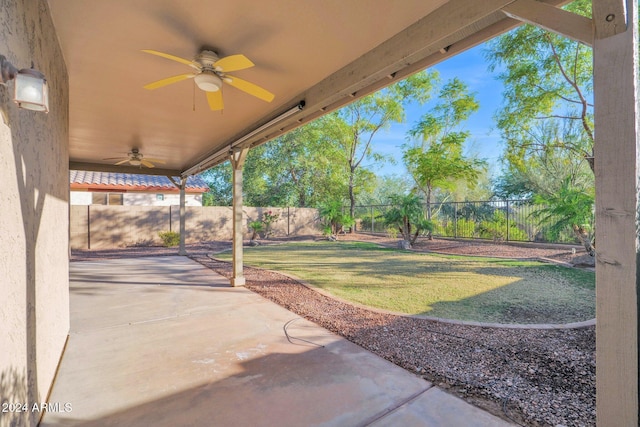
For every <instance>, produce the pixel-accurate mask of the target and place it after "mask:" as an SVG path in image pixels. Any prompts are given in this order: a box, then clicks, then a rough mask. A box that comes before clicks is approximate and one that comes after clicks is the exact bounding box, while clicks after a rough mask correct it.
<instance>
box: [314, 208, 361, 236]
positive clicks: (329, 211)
mask: <svg viewBox="0 0 640 427" xmlns="http://www.w3.org/2000/svg"><path fill="white" fill-rule="evenodd" d="M318 213H319V214H320V218H322V219H323V220H324V221H325V228H326V230H327V231H330V233H331V235H332V236H336V235H337V234H338V233H339V232H340V231H341V230H342V229H343V228H344V227H351V226H353V224H354V222H355V221H354V220H353V218H352V217H351V216H350V215H348V214H345V213H344V212H343V209H342V203H341V202H340V200H330V201H328V202H325V203H323V204H322V205H321V206H320V208H319V209H318Z"/></svg>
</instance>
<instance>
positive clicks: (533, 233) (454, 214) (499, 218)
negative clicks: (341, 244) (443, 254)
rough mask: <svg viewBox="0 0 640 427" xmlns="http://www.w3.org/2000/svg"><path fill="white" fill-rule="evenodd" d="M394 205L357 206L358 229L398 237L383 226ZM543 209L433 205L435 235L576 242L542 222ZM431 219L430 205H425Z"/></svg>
mask: <svg viewBox="0 0 640 427" xmlns="http://www.w3.org/2000/svg"><path fill="white" fill-rule="evenodd" d="M392 207H393V206H392V205H370V206H356V210H355V220H356V224H355V227H356V230H357V231H362V232H370V233H386V234H390V235H395V234H396V233H397V231H396V230H394V229H389V228H388V227H387V226H386V225H385V224H384V215H385V213H386V212H387V211H388V210H389V209H391V208H392ZM543 208H544V206H541V205H535V204H533V203H531V201H529V200H491V201H478V202H445V203H432V204H431V207H430V209H429V210H430V211H431V220H432V221H433V223H434V227H435V228H434V231H433V235H434V236H437V237H452V238H470V239H486V240H493V241H512V242H545V243H577V240H576V238H575V236H574V233H573V231H572V230H571V228H570V227H567V229H566V230H564V231H562V232H561V233H559V235H558V234H557V233H556V234H552V233H551V232H550V225H549V223H548V222H547V223H546V224H543V223H541V222H540V221H539V220H538V219H536V217H535V212H536V211H539V210H541V209H543ZM424 209H425V216H428V212H427V205H426V204H425V205H424Z"/></svg>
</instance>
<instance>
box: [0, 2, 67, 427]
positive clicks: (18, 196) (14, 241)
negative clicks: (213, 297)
mask: <svg viewBox="0 0 640 427" xmlns="http://www.w3.org/2000/svg"><path fill="white" fill-rule="evenodd" d="M0 54H2V55H4V56H5V57H7V59H8V60H9V61H11V62H12V63H13V64H14V65H15V66H16V67H18V68H29V67H30V66H31V62H32V61H33V64H34V67H35V68H37V69H39V70H40V71H42V72H43V73H44V74H45V76H46V78H47V81H48V84H49V91H50V92H49V94H50V95H49V98H50V100H49V108H50V112H49V114H43V113H38V112H33V111H28V110H20V109H18V108H17V106H16V105H15V104H14V103H13V101H12V95H13V88H14V82H9V83H8V84H7V86H0V115H1V116H2V117H0V182H2V186H0V195H1V197H0V200H2V215H1V216H0V236H1V238H2V245H0V274H2V280H0V301H1V302H0V396H1V397H2V399H1V400H2V401H3V402H22V403H34V402H43V401H44V400H45V399H46V396H47V393H48V392H49V388H50V386H51V383H52V380H53V377H54V374H55V370H56V368H57V365H58V362H59V359H60V356H61V353H62V350H63V346H64V343H65V340H66V337H67V334H68V331H69V272H68V265H69V255H68V253H69V251H68V218H69V211H68V198H69V171H68V162H69V155H68V139H69V136H68V102H69V94H68V77H67V71H66V67H65V64H64V60H63V57H62V53H61V51H60V47H59V45H58V43H57V37H56V33H55V30H54V27H53V23H52V21H51V17H50V14H49V9H48V5H47V2H46V1H45V0H0ZM39 416H40V414H39V413H30V412H27V413H19V412H13V413H2V414H0V421H1V422H2V425H3V426H4V425H35V424H36V423H37V421H38V417H39Z"/></svg>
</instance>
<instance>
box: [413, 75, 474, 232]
mask: <svg viewBox="0 0 640 427" xmlns="http://www.w3.org/2000/svg"><path fill="white" fill-rule="evenodd" d="M478 108H479V105H478V102H477V101H476V99H475V96H474V95H473V94H470V93H468V90H467V86H466V85H465V84H464V83H463V82H462V81H460V80H459V79H457V78H454V79H452V80H450V81H449V82H447V83H446V84H445V85H444V86H443V87H442V88H441V90H440V92H439V95H438V102H437V104H436V105H435V106H434V107H433V108H432V109H431V110H430V111H428V112H427V113H425V114H424V115H423V116H422V117H421V118H420V120H419V121H418V123H417V124H416V125H415V126H414V127H413V128H412V129H411V130H410V131H409V137H410V138H411V139H412V140H413V141H414V143H413V145H409V146H407V145H405V152H404V155H403V160H404V162H405V165H406V166H407V169H408V171H409V173H410V174H411V176H412V177H413V179H414V181H415V183H416V186H417V188H418V189H419V190H420V191H421V192H422V193H423V194H424V196H425V200H426V202H427V219H429V220H430V219H431V203H432V196H433V192H434V190H435V189H443V190H448V189H453V188H454V187H455V185H456V183H457V182H458V181H460V180H463V181H467V182H470V183H474V182H475V181H476V180H477V178H478V176H479V174H480V173H481V171H482V170H483V168H485V167H486V162H484V161H482V160H479V159H476V158H468V157H466V156H465V155H464V153H463V150H464V144H465V142H466V140H467V139H468V138H469V132H467V131H464V130H462V129H461V127H462V123H463V122H464V121H465V120H467V119H468V118H469V116H470V115H471V114H472V113H473V112H475V111H477V110H478Z"/></svg>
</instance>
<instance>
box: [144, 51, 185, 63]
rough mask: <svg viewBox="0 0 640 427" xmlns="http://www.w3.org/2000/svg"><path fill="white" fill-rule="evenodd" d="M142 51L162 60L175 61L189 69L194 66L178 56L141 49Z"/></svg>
mask: <svg viewBox="0 0 640 427" xmlns="http://www.w3.org/2000/svg"><path fill="white" fill-rule="evenodd" d="M142 51H143V52H146V53H150V54H151V55H156V56H161V57H163V58H166V59H170V60H172V61H176V62H179V63H181V64H185V65H188V66H190V67H193V66H194V65H193V61H190V60H188V59H184V58H180V57H179V56H175V55H170V54H168V53H164V52H158V51H157V50H152V49H142Z"/></svg>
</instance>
